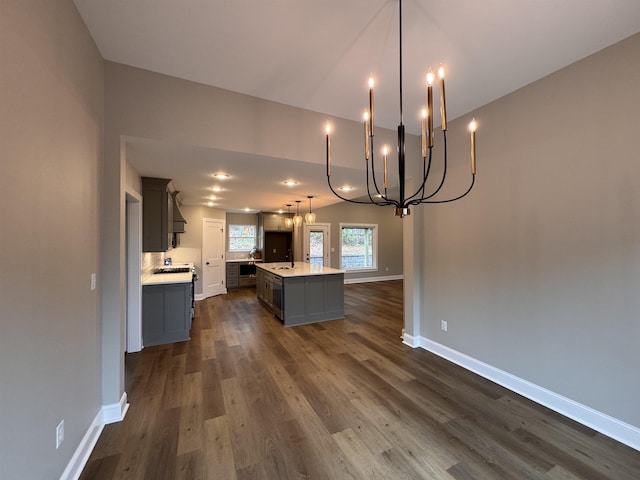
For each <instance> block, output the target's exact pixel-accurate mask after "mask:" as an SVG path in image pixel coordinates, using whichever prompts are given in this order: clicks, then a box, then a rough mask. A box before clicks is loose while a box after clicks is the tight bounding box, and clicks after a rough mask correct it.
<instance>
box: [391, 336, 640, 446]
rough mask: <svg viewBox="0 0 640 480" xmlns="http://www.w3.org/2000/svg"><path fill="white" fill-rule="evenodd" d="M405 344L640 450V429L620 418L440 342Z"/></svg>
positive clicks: (423, 340) (406, 338) (418, 340)
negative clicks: (422, 349) (445, 360)
mask: <svg viewBox="0 0 640 480" xmlns="http://www.w3.org/2000/svg"><path fill="white" fill-rule="evenodd" d="M403 343H405V344H407V345H409V346H410V347H413V348H415V347H421V348H424V349H425V350H428V351H430V352H432V353H435V354H436V355H438V356H440V357H442V358H445V359H447V360H449V361H451V362H453V363H455V364H457V365H460V366H461V367H463V368H466V369H467V370H470V371H472V372H474V373H477V374H478V375H480V376H482V377H484V378H487V379H489V380H491V381H493V382H495V383H497V384H499V385H502V386H503V387H505V388H508V389H509V390H511V391H513V392H516V393H518V394H520V395H522V396H524V397H526V398H528V399H529V400H533V401H534V402H536V403H539V404H540V405H544V406H545V407H547V408H550V409H551V410H554V411H556V412H558V413H560V414H562V415H564V416H566V417H569V418H571V419H572V420H575V421H576V422H579V423H581V424H583V425H586V426H587V427H590V428H592V429H594V430H596V431H598V432H600V433H602V434H603V435H606V436H608V437H611V438H613V439H614V440H617V441H619V442H621V443H624V444H625V445H628V446H629V447H631V448H633V449H635V450H639V451H640V428H638V427H635V426H633V425H630V424H628V423H625V422H623V421H621V420H618V419H617V418H614V417H611V416H609V415H607V414H605V413H602V412H599V411H597V410H594V409H593V408H591V407H588V406H586V405H582V404H581V403H578V402H576V401H574V400H571V399H570V398H567V397H564V396H562V395H559V394H557V393H555V392H552V391H551V390H547V389H546V388H544V387H541V386H539V385H536V384H534V383H531V382H529V381H527V380H524V379H522V378H519V377H516V376H515V375H512V374H510V373H508V372H505V371H504V370H500V369H498V368H495V367H493V366H491V365H488V364H486V363H484V362H481V361H480V360H476V359H475V358H472V357H470V356H468V355H465V354H464V353H460V352H458V351H456V350H453V349H452V348H449V347H447V346H445V345H442V344H440V343H437V342H434V341H433V340H429V339H428V338H424V337H416V338H414V337H411V336H410V335H407V334H405V335H404V341H403Z"/></svg>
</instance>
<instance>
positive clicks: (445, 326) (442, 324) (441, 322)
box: [440, 320, 449, 332]
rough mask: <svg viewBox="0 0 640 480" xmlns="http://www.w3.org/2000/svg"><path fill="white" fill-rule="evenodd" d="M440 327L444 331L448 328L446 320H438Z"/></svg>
mask: <svg viewBox="0 0 640 480" xmlns="http://www.w3.org/2000/svg"><path fill="white" fill-rule="evenodd" d="M440 329H441V330H442V331H443V332H446V331H447V330H448V329H449V323H448V322H447V321H446V320H440Z"/></svg>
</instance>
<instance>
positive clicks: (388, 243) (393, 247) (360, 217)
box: [314, 202, 402, 280]
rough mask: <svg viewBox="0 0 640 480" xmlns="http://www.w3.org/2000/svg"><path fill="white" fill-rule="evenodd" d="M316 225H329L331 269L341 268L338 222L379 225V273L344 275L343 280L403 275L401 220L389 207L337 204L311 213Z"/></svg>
mask: <svg viewBox="0 0 640 480" xmlns="http://www.w3.org/2000/svg"><path fill="white" fill-rule="evenodd" d="M314 212H315V213H316V223H330V224H331V247H332V248H335V252H332V253H331V267H333V268H340V223H367V224H376V225H378V270H377V271H372V272H358V273H347V274H345V280H353V279H365V278H372V277H386V276H397V275H402V220H401V219H400V218H399V217H396V216H395V214H394V210H393V208H391V207H386V208H383V207H376V206H371V205H355V204H352V203H347V202H340V203H337V204H335V205H331V206H329V207H324V208H319V209H318V210H314Z"/></svg>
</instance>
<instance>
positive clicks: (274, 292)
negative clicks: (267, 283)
mask: <svg viewBox="0 0 640 480" xmlns="http://www.w3.org/2000/svg"><path fill="white" fill-rule="evenodd" d="M283 303H284V302H283V299H282V277H278V276H277V275H273V277H272V280H271V305H272V308H273V314H274V315H275V316H276V317H278V318H279V319H280V320H282V304H283Z"/></svg>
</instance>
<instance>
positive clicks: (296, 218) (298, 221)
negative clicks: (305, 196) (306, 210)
mask: <svg viewBox="0 0 640 480" xmlns="http://www.w3.org/2000/svg"><path fill="white" fill-rule="evenodd" d="M301 201H302V200H296V214H295V216H294V217H293V224H294V225H295V226H296V227H299V226H300V225H302V215H300V202H301Z"/></svg>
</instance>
